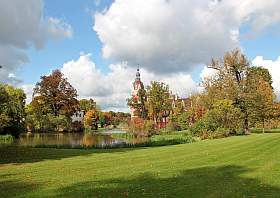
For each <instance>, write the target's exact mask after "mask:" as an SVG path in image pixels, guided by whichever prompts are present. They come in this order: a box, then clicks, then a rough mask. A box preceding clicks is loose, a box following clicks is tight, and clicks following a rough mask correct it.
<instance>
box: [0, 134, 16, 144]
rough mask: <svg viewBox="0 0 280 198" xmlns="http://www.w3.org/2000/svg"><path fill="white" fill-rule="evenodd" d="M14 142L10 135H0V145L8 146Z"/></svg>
mask: <svg viewBox="0 0 280 198" xmlns="http://www.w3.org/2000/svg"><path fill="white" fill-rule="evenodd" d="M13 141H14V137H13V136H12V135H0V144H9V143H12V142H13Z"/></svg>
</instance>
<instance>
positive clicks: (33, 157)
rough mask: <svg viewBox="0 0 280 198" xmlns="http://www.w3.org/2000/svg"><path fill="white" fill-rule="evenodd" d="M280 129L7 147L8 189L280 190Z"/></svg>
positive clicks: (133, 193)
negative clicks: (96, 144)
mask: <svg viewBox="0 0 280 198" xmlns="http://www.w3.org/2000/svg"><path fill="white" fill-rule="evenodd" d="M279 159H280V134H261V135H250V136H239V137H231V138H226V139H218V140H207V141H202V142H197V143H193V144H183V145H175V146H165V147H154V148H142V149H141V148H138V149H118V150H117V149H116V150H112V151H111V152H108V151H92V150H91V151H90V150H70V149H69V150H58V149H38V148H35V149H31V148H29V149H27V148H26V149H21V150H15V148H9V149H8V150H7V148H6V150H5V149H3V148H0V197H213V198H216V197H279V196H280V160H279Z"/></svg>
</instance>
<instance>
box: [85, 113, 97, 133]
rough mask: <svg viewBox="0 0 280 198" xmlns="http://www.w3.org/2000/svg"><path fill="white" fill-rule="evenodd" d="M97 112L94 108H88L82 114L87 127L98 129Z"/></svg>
mask: <svg viewBox="0 0 280 198" xmlns="http://www.w3.org/2000/svg"><path fill="white" fill-rule="evenodd" d="M98 120H99V114H98V111H96V110H95V109H92V110H89V111H88V112H86V114H85V116H84V126H85V127H86V128H89V129H93V130H97V129H98Z"/></svg>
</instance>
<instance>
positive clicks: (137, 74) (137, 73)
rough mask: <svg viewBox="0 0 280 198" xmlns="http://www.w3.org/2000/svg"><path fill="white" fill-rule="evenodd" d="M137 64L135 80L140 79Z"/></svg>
mask: <svg viewBox="0 0 280 198" xmlns="http://www.w3.org/2000/svg"><path fill="white" fill-rule="evenodd" d="M139 70H140V69H139V64H138V65H137V71H136V78H135V80H139V81H140V72H139Z"/></svg>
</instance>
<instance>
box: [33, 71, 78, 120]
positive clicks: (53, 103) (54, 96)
mask: <svg viewBox="0 0 280 198" xmlns="http://www.w3.org/2000/svg"><path fill="white" fill-rule="evenodd" d="M33 95H34V96H41V100H42V102H43V104H44V105H47V109H48V110H49V113H51V114H53V115H54V116H59V115H60V114H61V115H66V116H68V117H70V116H71V115H72V114H73V113H74V112H75V111H76V110H77V108H78V100H77V91H76V89H74V88H73V87H72V85H71V84H70V83H69V82H68V81H67V79H66V78H64V77H63V74H62V73H61V72H60V71H59V70H54V71H53V72H52V74H51V75H49V76H42V77H41V81H40V82H38V83H37V84H36V87H35V89H34V93H33Z"/></svg>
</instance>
